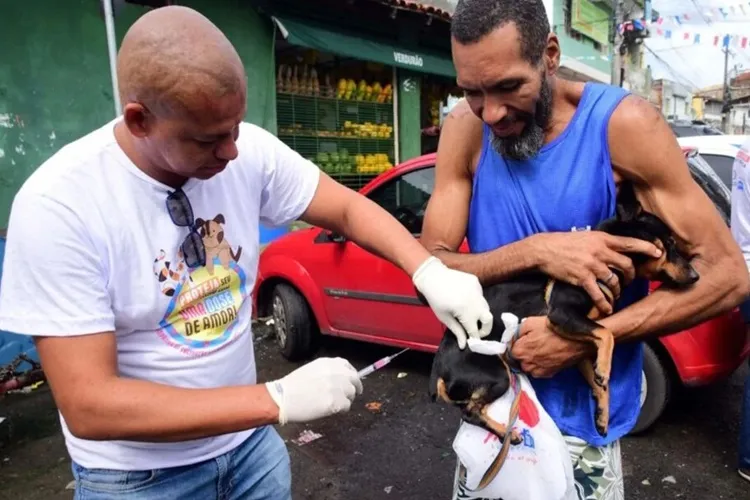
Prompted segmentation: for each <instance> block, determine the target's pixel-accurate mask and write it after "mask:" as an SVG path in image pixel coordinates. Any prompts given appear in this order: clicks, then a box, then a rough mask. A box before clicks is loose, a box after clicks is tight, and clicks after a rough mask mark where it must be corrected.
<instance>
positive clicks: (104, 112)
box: [0, 0, 276, 228]
mask: <svg viewBox="0 0 750 500" xmlns="http://www.w3.org/2000/svg"><path fill="white" fill-rule="evenodd" d="M183 3H184V4H186V5H189V6H191V7H194V8H196V9H197V10H199V11H201V12H203V13H204V14H205V15H206V16H207V17H209V18H210V19H211V20H212V21H213V22H214V23H216V24H217V25H218V26H219V27H220V28H221V29H222V30H224V31H225V33H226V34H227V36H228V37H229V38H230V40H231V41H232V42H233V43H234V44H235V46H236V47H237V50H238V52H239V53H240V56H241V57H242V59H243V61H244V62H245V63H246V68H247V69H248V72H249V74H248V77H249V78H248V91H249V92H248V113H247V117H246V119H247V120H248V121H250V122H252V123H256V124H258V125H260V126H262V127H264V128H267V129H268V130H270V131H272V132H275V131H276V110H275V84H274V82H275V77H274V69H273V64H274V61H273V37H272V34H273V30H272V27H271V24H270V23H269V22H268V21H266V20H262V19H261V18H260V17H259V16H258V15H257V14H256V13H255V12H254V11H253V10H252V9H251V8H250V7H249V6H248V5H247V4H246V3H244V2H241V1H239V0H233V1H232V0H224V1H222V2H221V3H220V4H218V5H216V4H214V3H213V2H211V1H210V0H192V1H187V2H183ZM146 11H147V9H146V8H143V7H139V6H133V5H129V4H126V5H125V6H124V7H123V8H122V9H121V10H119V11H118V12H117V17H116V23H115V24H116V34H117V38H118V43H119V40H121V39H122V36H123V35H124V34H125V32H126V31H127V29H128V27H130V25H131V24H132V23H133V22H134V21H135V20H136V19H137V18H138V17H139V16H140V15H142V14H143V13H144V12H146ZM2 13H3V15H2V17H1V18H0V60H2V64H0V228H3V227H6V226H7V222H8V214H9V212H10V206H11V203H12V200H13V197H14V196H15V194H16V192H17V191H18V189H19V188H20V186H21V184H22V183H23V182H24V181H25V180H26V179H27V178H28V176H29V175H30V174H31V173H32V172H33V171H34V170H35V169H36V168H37V167H38V166H39V165H40V164H41V163H43V162H44V161H45V160H46V159H47V158H49V157H50V156H51V155H52V154H54V153H55V152H56V151H57V150H58V149H59V148H60V147H62V146H63V145H65V144H66V143H68V142H70V141H72V140H75V139H77V138H78V137H81V136H82V135H85V134H86V133H87V132H89V131H90V130H92V129H94V128H96V127H98V126H101V125H102V124H103V123H106V121H107V120H111V119H113V118H114V116H115V115H114V104H113V98H112V85H111V79H110V78H111V77H110V70H109V57H108V53H107V39H106V31H105V26H104V20H103V17H102V16H101V14H100V12H99V7H98V2H97V1H96V0H66V1H65V2H61V1H60V0H34V8H33V9H29V5H28V2H27V3H24V2H14V1H4V2H3V6H2Z"/></svg>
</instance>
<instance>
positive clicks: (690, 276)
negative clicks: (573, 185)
mask: <svg viewBox="0 0 750 500" xmlns="http://www.w3.org/2000/svg"><path fill="white" fill-rule="evenodd" d="M700 277H701V275H700V274H698V271H696V270H695V268H694V267H693V266H690V268H689V269H688V273H687V277H686V280H685V281H687V284H688V285H692V284H693V283H695V282H696V281H698V279H699V278H700Z"/></svg>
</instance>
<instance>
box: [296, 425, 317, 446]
mask: <svg viewBox="0 0 750 500" xmlns="http://www.w3.org/2000/svg"><path fill="white" fill-rule="evenodd" d="M322 437H323V434H318V433H317V432H313V431H311V430H309V429H306V430H304V431H302V432H300V435H299V436H297V438H296V439H292V443H294V444H296V445H297V446H304V445H306V444H308V443H312V442H313V441H315V440H316V439H320V438H322Z"/></svg>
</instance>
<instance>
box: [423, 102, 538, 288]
mask: <svg viewBox="0 0 750 500" xmlns="http://www.w3.org/2000/svg"><path fill="white" fill-rule="evenodd" d="M481 150H482V122H481V121H480V120H479V119H478V118H477V117H476V116H475V115H474V114H473V112H472V111H471V109H470V108H469V105H468V104H467V103H466V101H465V100H461V101H460V102H459V103H458V104H456V106H455V107H454V108H453V109H452V110H451V112H450V114H449V115H448V117H447V118H446V120H445V123H444V124H443V128H442V130H441V132H440V140H439V142H438V150H437V164H436V165H435V187H434V189H433V192H432V195H431V196H430V201H429V202H428V204H427V210H426V212H425V217H424V224H423V227H422V237H421V240H422V244H423V245H424V246H425V247H426V248H427V249H428V250H429V251H430V252H432V254H433V255H435V256H436V257H438V258H440V260H442V261H443V262H445V264H446V265H447V266H448V267H450V268H453V269H458V270H460V271H464V272H467V273H471V274H474V275H476V276H477V277H478V278H479V281H480V282H482V283H483V284H488V283H495V282H498V281H502V280H504V279H507V278H509V277H511V276H514V275H516V274H518V273H520V272H523V271H528V270H530V269H534V268H536V267H537V266H538V265H539V259H538V256H537V255H536V254H535V252H534V250H535V247H534V245H533V244H530V241H529V239H524V240H521V241H518V242H515V243H511V244H509V245H505V246H503V247H501V248H498V249H496V250H493V251H491V252H483V253H470V254H466V253H458V248H459V246H460V245H461V242H462V241H463V239H464V237H465V236H466V226H467V221H468V219H469V203H470V200H471V191H472V171H473V169H474V165H476V163H477V161H478V158H479V154H480V152H481Z"/></svg>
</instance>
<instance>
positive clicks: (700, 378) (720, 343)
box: [254, 152, 750, 433]
mask: <svg viewBox="0 0 750 500" xmlns="http://www.w3.org/2000/svg"><path fill="white" fill-rule="evenodd" d="M686 156H687V158H688V163H689V165H690V167H691V171H692V172H693V175H694V178H696V180H698V181H699V183H700V184H701V185H702V186H704V189H705V190H706V191H707V192H709V194H710V196H711V198H712V200H714V203H715V204H716V205H717V207H719V209H720V212H722V215H724V216H725V220H727V221H728V213H726V210H728V208H727V207H728V199H729V198H728V192H727V191H726V188H725V187H724V186H723V185H722V186H720V187H717V186H716V185H715V183H716V182H718V183H719V184H720V183H721V181H720V180H719V179H718V177H716V176H715V174H714V173H713V171H711V168H710V167H709V166H708V164H706V163H705V161H704V160H702V159H701V158H700V156H699V155H697V154H695V152H692V153H690V154H688V152H686ZM434 165H435V155H434V154H432V155H426V156H422V157H419V158H416V159H413V160H410V161H407V162H405V163H403V164H401V165H399V166H397V167H395V168H393V169H391V170H388V171H387V172H385V173H383V174H381V175H379V176H378V177H376V178H375V179H373V180H372V181H371V182H370V183H368V184H367V185H366V186H364V187H363V188H362V189H361V191H360V192H361V193H362V194H364V195H366V196H367V197H369V198H370V199H371V200H373V201H374V202H376V203H378V204H379V205H380V206H382V207H383V208H385V209H386V210H387V211H388V212H390V213H391V214H392V215H394V216H395V217H396V218H397V219H398V220H399V221H401V223H402V224H404V225H405V226H406V227H407V228H409V229H410V231H412V233H413V234H414V235H415V236H419V234H420V232H421V224H422V217H423V214H424V210H425V207H426V206H427V201H428V200H429V198H430V194H431V193H432V189H433V185H434ZM721 187H724V190H721V189H720V188H721ZM725 202H726V205H725V206H722V205H724V204H725ZM461 250H462V251H467V250H468V248H467V245H466V242H465V241H464V244H463V245H462V248H461ZM654 286H657V284H654ZM254 301H255V304H254V313H255V315H256V317H257V316H260V317H267V316H273V319H274V327H275V330H276V336H277V340H278V343H279V347H280V350H281V353H282V354H283V355H284V356H285V357H286V358H288V359H296V360H298V359H303V358H307V357H309V356H311V355H312V354H313V351H314V339H315V336H317V335H319V334H325V335H332V336H340V337H347V338H350V339H356V340H361V341H365V342H374V343H378V344H386V345H391V346H394V347H400V348H403V347H408V348H411V349H415V350H420V351H426V352H435V351H436V350H437V346H438V344H439V343H440V339H441V337H442V335H443V332H444V327H443V326H442V325H441V323H440V322H439V321H438V320H437V318H436V317H435V316H434V314H433V313H432V310H431V309H429V308H428V307H426V306H423V305H421V304H420V302H419V301H418V300H417V297H416V294H415V290H414V287H413V285H412V282H411V279H410V278H409V276H408V275H407V274H405V273H404V272H402V271H401V270H400V269H398V268H397V267H396V266H394V265H392V264H390V263H389V262H387V261H385V260H383V259H381V258H379V257H376V256H374V255H372V254H371V253H369V252H367V251H365V250H364V249H362V248H361V247H359V246H358V245H356V244H355V243H353V242H351V241H347V240H346V239H345V238H343V237H342V236H340V235H337V234H332V233H330V232H329V231H326V230H322V229H320V228H308V229H302V230H298V231H295V232H293V233H290V234H287V235H285V236H282V237H281V238H279V239H277V240H275V241H274V242H272V243H271V244H269V245H268V246H267V247H266V249H265V250H264V251H263V253H262V254H261V256H260V262H259V268H258V277H257V280H256V283H255V289H254ZM748 354H750V339H748V338H746V334H745V327H744V323H743V320H742V318H741V316H740V314H739V312H738V311H737V310H735V311H733V312H731V313H729V314H726V315H723V316H720V317H717V318H714V319H712V320H710V321H707V322H705V323H703V324H700V325H698V326H696V327H694V328H691V329H690V330H686V331H683V332H679V333H676V334H673V335H670V336H668V337H662V338H659V339H656V340H653V341H649V342H648V343H647V344H646V347H645V360H644V374H645V376H644V378H643V389H644V390H643V393H642V397H641V405H642V407H641V416H640V418H639V421H638V424H637V425H636V428H635V429H634V431H633V432H634V433H636V432H642V431H643V430H645V429H646V428H648V427H650V426H651V425H652V424H653V423H654V421H655V420H656V419H657V418H658V417H659V415H660V414H661V413H662V411H663V409H664V407H665V405H666V403H667V400H668V398H669V393H670V387H671V385H672V384H673V383H675V382H677V383H681V384H685V385H688V386H695V385H700V384H707V383H709V382H713V381H716V380H719V379H722V378H726V377H728V376H729V375H731V374H732V373H733V372H734V371H735V369H736V368H737V367H738V366H739V365H740V364H741V363H742V361H743V360H744V359H745V358H746V357H747V356H748Z"/></svg>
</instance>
